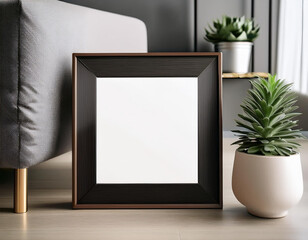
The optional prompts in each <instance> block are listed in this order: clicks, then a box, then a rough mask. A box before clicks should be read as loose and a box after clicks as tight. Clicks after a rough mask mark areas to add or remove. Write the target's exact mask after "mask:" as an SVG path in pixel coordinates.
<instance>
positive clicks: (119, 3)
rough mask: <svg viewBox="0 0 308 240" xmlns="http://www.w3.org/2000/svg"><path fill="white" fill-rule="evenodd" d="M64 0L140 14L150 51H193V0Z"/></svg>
mask: <svg viewBox="0 0 308 240" xmlns="http://www.w3.org/2000/svg"><path fill="white" fill-rule="evenodd" d="M63 1H65V2H69V3H74V4H78V5H82V6H87V7H92V8H96V9H100V10H104V11H108V12H113V13H118V14H123V15H127V16H132V17H136V18H139V19H140V20H142V21H144V22H145V24H146V26H147V30H148V47H149V51H150V52H189V51H194V0H63ZM123 37H125V36H123Z"/></svg>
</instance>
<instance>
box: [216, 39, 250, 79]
mask: <svg viewBox="0 0 308 240" xmlns="http://www.w3.org/2000/svg"><path fill="white" fill-rule="evenodd" d="M252 45H253V43H252V42H219V43H216V44H215V51H216V52H222V59H223V64H222V68H223V72H226V73H227V72H229V73H233V72H235V73H247V72H248V71H249V64H250V58H251V49H252Z"/></svg>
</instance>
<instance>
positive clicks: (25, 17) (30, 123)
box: [0, 0, 147, 168]
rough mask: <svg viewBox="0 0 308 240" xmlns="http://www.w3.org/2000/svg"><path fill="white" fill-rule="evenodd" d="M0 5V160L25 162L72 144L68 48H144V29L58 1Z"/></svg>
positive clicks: (4, 0) (15, 164)
mask: <svg viewBox="0 0 308 240" xmlns="http://www.w3.org/2000/svg"><path fill="white" fill-rule="evenodd" d="M8 9H9V10H10V11H8ZM0 12H1V15H0V36H1V39H2V36H4V38H5V40H1V41H0V57H1V65H2V64H4V65H3V66H1V68H0V84H1V90H0V167H10V168H25V167H29V166H32V165H34V164H37V163H39V162H41V161H44V160H47V159H49V158H51V157H54V156H56V155H57V154H59V153H62V152H65V151H68V150H70V148H71V82H72V80H71V64H72V63H71V62H72V61H71V59H72V53H73V52H146V51H147V33H146V28H145V25H144V23H143V22H142V21H140V20H138V19H135V18H131V17H126V16H121V15H118V14H112V13H108V12H103V11H98V10H94V9H90V8H86V7H81V6H77V5H73V4H68V3H64V2H60V1H56V0H19V1H18V0H1V1H0ZM2 13H6V14H4V15H2ZM3 18H6V19H3ZM3 110H4V111H3ZM8 139H9V141H8Z"/></svg>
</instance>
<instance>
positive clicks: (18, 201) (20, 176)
mask: <svg viewBox="0 0 308 240" xmlns="http://www.w3.org/2000/svg"><path fill="white" fill-rule="evenodd" d="M14 211H15V213H25V212H27V211H28V168H21V169H15V188H14Z"/></svg>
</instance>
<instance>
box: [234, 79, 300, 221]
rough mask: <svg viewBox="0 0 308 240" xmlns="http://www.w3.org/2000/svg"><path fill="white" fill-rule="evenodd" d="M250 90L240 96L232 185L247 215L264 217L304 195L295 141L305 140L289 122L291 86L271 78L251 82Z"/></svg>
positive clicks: (294, 123) (278, 212) (293, 122)
mask: <svg viewBox="0 0 308 240" xmlns="http://www.w3.org/2000/svg"><path fill="white" fill-rule="evenodd" d="M251 84H252V89H250V90H249V91H248V96H247V98H246V99H245V100H244V102H243V105H241V107H242V109H243V111H244V112H243V114H239V115H238V116H239V118H240V119H241V120H236V123H237V126H238V127H240V128H239V129H240V130H234V131H233V132H235V133H236V134H237V135H238V137H239V140H238V141H236V142H234V143H233V144H238V145H239V148H238V149H237V151H236V153H235V160H234V166H233V175H232V189H233V192H234V195H235V196H236V198H237V199H238V200H239V201H240V202H241V203H242V204H243V205H245V206H246V208H247V210H248V212H249V213H251V214H253V215H256V216H259V217H265V218H279V217H284V216H286V215H287V213H288V210H289V208H291V207H292V206H294V205H295V204H297V203H298V202H299V200H300V199H301V197H302V194H303V179H302V169H301V160H300V154H299V153H298V147H299V146H300V144H299V143H298V141H296V140H298V139H300V138H304V137H303V135H302V134H301V133H300V131H299V130H298V129H294V128H296V127H297V121H296V120H294V118H295V117H297V116H298V115H299V113H294V110H296V109H297V107H296V106H294V104H295V102H296V95H295V93H294V92H292V91H291V86H292V84H286V83H285V82H284V81H283V80H281V79H278V80H277V78H276V76H271V75H269V76H268V80H266V79H264V78H259V79H258V80H255V81H251Z"/></svg>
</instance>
